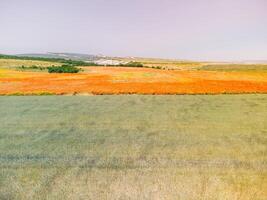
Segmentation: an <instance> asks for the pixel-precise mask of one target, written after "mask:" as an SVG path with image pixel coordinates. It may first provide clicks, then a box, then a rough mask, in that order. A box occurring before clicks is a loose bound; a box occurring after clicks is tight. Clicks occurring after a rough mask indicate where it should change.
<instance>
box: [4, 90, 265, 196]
mask: <svg viewBox="0 0 267 200" xmlns="http://www.w3.org/2000/svg"><path fill="white" fill-rule="evenodd" d="M0 199H1V200H2V199H3V200H4V199H18V200H31V199H34V200H35V199H37V200H41V199H57V200H58V199H62V200H63V199H64V200H65V199H93V200H98V199H101V200H102V199H114V200H115V199H116V200H117V199H122V200H127V199H136V200H139V199H153V200H154V199H164V200H168V199H169V200H173V199H187V200H190V199H198V200H199V199H205V200H206V199H208V200H216V199H218V200H250V199H251V200H252V199H253V200H266V199H267V95H256V94H255V95H213V96H212V95H203V96H199V95H184V96H149V95H148V96H142V95H132V96H130V95H129V96H127V95H125V96H10V97H4V96H2V97H0Z"/></svg>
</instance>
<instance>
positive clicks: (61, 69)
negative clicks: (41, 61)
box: [47, 65, 80, 73]
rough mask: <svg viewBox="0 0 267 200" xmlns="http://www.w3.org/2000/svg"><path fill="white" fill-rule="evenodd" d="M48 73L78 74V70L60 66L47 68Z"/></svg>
mask: <svg viewBox="0 0 267 200" xmlns="http://www.w3.org/2000/svg"><path fill="white" fill-rule="evenodd" d="M47 69H48V72H49V73H78V72H79V71H80V69H79V68H77V67H75V66H71V65H62V66H52V67H48V68H47Z"/></svg>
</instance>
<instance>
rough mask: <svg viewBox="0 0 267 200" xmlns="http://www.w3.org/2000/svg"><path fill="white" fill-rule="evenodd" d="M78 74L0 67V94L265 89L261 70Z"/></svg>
mask: <svg viewBox="0 0 267 200" xmlns="http://www.w3.org/2000/svg"><path fill="white" fill-rule="evenodd" d="M83 69H84V72H82V73H79V74H48V73H43V72H42V73H41V72H21V71H16V70H14V69H0V94H2V95H6V94H15V93H17V94H18V93H21V94H37V93H40V92H48V93H55V94H73V93H92V94H220V93H267V73H266V72H261V71H226V72H225V71H223V72H222V71H205V70H184V71H179V70H178V71H175V70H157V69H150V68H126V67H87V68H86V67H85V68H83Z"/></svg>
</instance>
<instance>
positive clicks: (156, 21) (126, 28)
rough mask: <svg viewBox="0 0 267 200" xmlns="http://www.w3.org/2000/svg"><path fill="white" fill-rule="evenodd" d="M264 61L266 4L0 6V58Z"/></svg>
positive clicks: (152, 0) (128, 0) (124, 0)
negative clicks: (50, 55) (61, 55)
mask: <svg viewBox="0 0 267 200" xmlns="http://www.w3.org/2000/svg"><path fill="white" fill-rule="evenodd" d="M45 52H72V53H86V54H103V55H108V56H136V57H159V58H174V59H189V60H225V61H228V60H235V61H237V60H267V0H0V53H6V54H19V53H45Z"/></svg>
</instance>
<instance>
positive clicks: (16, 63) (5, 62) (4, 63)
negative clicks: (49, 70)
mask: <svg viewBox="0 0 267 200" xmlns="http://www.w3.org/2000/svg"><path fill="white" fill-rule="evenodd" d="M22 65H24V66H38V67H47V66H51V65H55V66H56V65H62V63H61V64H60V63H55V62H46V61H37V60H17V59H0V68H14V67H20V66H22Z"/></svg>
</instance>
